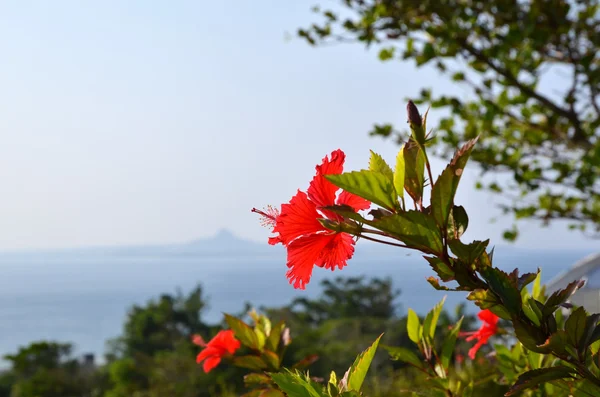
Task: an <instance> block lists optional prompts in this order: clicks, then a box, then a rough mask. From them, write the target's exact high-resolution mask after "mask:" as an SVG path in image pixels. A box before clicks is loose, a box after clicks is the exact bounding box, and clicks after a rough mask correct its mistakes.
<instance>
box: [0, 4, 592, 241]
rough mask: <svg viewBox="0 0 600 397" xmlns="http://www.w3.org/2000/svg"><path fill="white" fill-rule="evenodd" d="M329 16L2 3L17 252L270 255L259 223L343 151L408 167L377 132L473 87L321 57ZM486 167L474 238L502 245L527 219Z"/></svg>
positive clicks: (469, 190)
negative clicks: (306, 32) (230, 239)
mask: <svg viewBox="0 0 600 397" xmlns="http://www.w3.org/2000/svg"><path fill="white" fill-rule="evenodd" d="M315 1H316V0H294V1H281V0H256V1H252V2H249V1H244V0H235V1H227V2H221V1H210V2H209V1H184V0H181V1H177V2H165V1H149V0H137V1H136V0H131V1H126V2H124V1H120V0H105V1H102V2H100V1H97V2H81V1H75V0H73V1H68V0H63V1H60V2H46V1H18V2H16V1H14V2H1V3H0V53H1V54H2V62H1V63H0V90H1V91H0V92H1V94H0V137H1V138H2V139H1V141H0V165H1V166H0V221H1V224H2V227H0V250H13V249H30V248H31V249H45V248H62V247H79V246H97V245H128V244H144V243H148V244H151V243H171V242H183V241H188V240H193V239H197V238H202V237H208V236H211V235H213V234H214V233H216V231H217V230H219V229H222V228H227V229H229V230H231V231H233V232H234V233H235V234H237V235H238V236H240V237H243V238H247V239H252V240H256V241H264V240H265V239H266V237H267V236H268V235H269V231H268V230H266V229H263V228H262V227H261V226H260V225H259V222H258V219H257V217H256V216H255V214H252V213H251V212H250V209H251V208H252V207H262V206H264V205H267V204H273V205H278V204H280V203H283V202H286V201H288V200H289V199H290V198H291V197H292V196H293V195H294V194H295V193H296V191H297V189H305V188H306V187H307V186H308V183H309V181H310V179H311V177H312V175H313V173H314V167H315V165H316V164H317V163H318V162H320V160H321V159H322V158H323V157H324V156H325V155H326V154H328V153H330V152H331V151H332V150H335V149H338V148H341V149H342V150H344V151H345V152H346V154H347V162H346V167H347V169H360V168H365V167H366V166H367V162H368V157H369V149H372V150H374V151H376V152H378V153H380V154H382V155H383V156H384V157H385V158H386V159H388V160H389V161H390V162H392V161H393V160H394V158H395V154H396V152H397V150H398V147H397V146H396V145H395V144H393V143H392V142H391V141H386V140H383V139H379V138H372V137H369V136H368V131H369V130H370V128H371V127H372V125H373V124H374V123H385V122H393V123H396V124H398V125H405V124H403V123H405V122H406V114H405V110H404V109H405V98H407V97H408V98H410V97H414V96H416V95H417V93H418V92H419V91H420V89H422V88H427V87H431V88H433V89H434V90H435V91H436V92H442V91H448V90H454V92H457V91H456V90H459V91H458V92H461V91H462V90H461V89H460V88H457V87H456V86H453V85H451V84H450V83H449V82H448V81H446V80H445V79H444V78H443V77H441V76H439V75H438V73H437V72H436V71H434V70H433V69H431V68H421V69H417V68H416V67H415V66H414V65H413V64H412V63H407V62H400V61H398V62H389V63H385V64H382V63H381V62H379V61H378V59H377V54H376V53H375V52H374V51H367V50H365V49H364V48H363V47H361V46H360V45H337V46H328V47H323V48H312V47H310V46H308V45H307V44H306V43H305V42H303V41H302V40H300V39H297V38H295V37H294V32H295V31H296V29H297V28H298V27H306V26H308V25H309V24H310V23H312V22H314V21H316V20H317V17H316V16H315V15H314V14H313V13H312V12H311V11H310V9H311V7H312V6H313V5H314V4H315ZM323 2H325V0H323ZM326 4H332V2H331V1H327V2H326ZM465 94H466V91H465ZM422 110H424V109H422ZM436 117H439V116H436V114H435V112H431V114H430V118H429V120H430V121H429V123H428V126H435V120H436ZM433 166H434V167H433V168H434V173H438V174H439V172H441V170H442V166H443V163H442V162H441V161H434V163H433ZM470 167H471V168H470V169H468V170H467V171H466V172H465V174H464V177H463V180H462V182H461V187H460V189H459V193H458V196H457V200H456V201H457V203H458V204H462V205H464V206H465V207H466V209H467V211H468V212H469V215H470V226H469V231H468V232H467V235H466V236H465V238H467V239H468V238H488V237H490V238H492V241H494V242H496V243H497V244H502V243H503V242H502V239H501V233H502V231H503V230H504V229H505V228H507V227H510V225H511V224H512V219H510V218H508V219H507V218H501V219H499V220H498V221H497V222H495V223H490V219H491V218H493V217H495V216H497V215H498V211H497V210H495V209H494V208H495V207H494V203H497V202H499V199H498V198H497V197H495V196H493V195H491V194H488V193H483V192H478V191H475V190H474V188H473V185H474V180H475V175H476V171H477V168H476V166H475V165H474V164H471V165H470ZM520 226H521V232H522V234H521V238H520V239H519V240H518V242H517V243H516V244H517V245H518V246H524V247H535V248H552V249H568V248H589V249H592V248H594V247H598V246H599V245H600V244H599V242H598V241H593V240H587V239H586V238H584V237H583V236H581V235H580V234H578V233H576V232H569V231H567V230H566V228H565V227H564V225H558V224H557V225H555V226H552V227H550V228H540V227H539V226H538V225H537V224H535V223H522V224H520Z"/></svg>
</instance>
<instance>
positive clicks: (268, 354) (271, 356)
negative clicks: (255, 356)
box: [261, 350, 280, 369]
mask: <svg viewBox="0 0 600 397" xmlns="http://www.w3.org/2000/svg"><path fill="white" fill-rule="evenodd" d="M261 358H262V359H263V361H265V362H266V363H267V364H269V365H270V366H271V367H272V368H275V369H277V368H279V364H280V360H279V356H278V355H277V354H276V353H274V352H272V351H270V350H264V351H263V352H262V354H261Z"/></svg>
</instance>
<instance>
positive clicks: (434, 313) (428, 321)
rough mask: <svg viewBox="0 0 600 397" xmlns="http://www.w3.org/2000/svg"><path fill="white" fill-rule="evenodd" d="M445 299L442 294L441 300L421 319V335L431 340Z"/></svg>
mask: <svg viewBox="0 0 600 397" xmlns="http://www.w3.org/2000/svg"><path fill="white" fill-rule="evenodd" d="M445 301H446V297H445V296H444V297H443V298H442V300H441V301H440V302H439V303H438V304H437V305H435V306H434V307H433V309H432V310H430V311H429V313H427V316H426V317H425V320H424V321H423V335H424V336H425V338H429V340H433V337H434V336H435V329H436V327H437V322H438V319H439V318H440V313H441V312H442V308H443V307H444V302H445Z"/></svg>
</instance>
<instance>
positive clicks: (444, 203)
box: [431, 138, 478, 230]
mask: <svg viewBox="0 0 600 397" xmlns="http://www.w3.org/2000/svg"><path fill="white" fill-rule="evenodd" d="M477 139H478V138H474V139H472V140H470V141H468V142H467V143H466V144H465V145H463V147H461V148H460V149H459V150H458V151H457V152H456V153H455V154H454V157H453V158H452V161H450V164H448V166H447V167H446V169H445V170H444V171H443V172H442V174H441V175H440V176H439V177H438V179H437V180H436V182H435V184H434V185H433V188H432V190H431V212H432V214H433V217H434V218H435V221H436V222H437V224H438V226H439V227H440V228H441V229H442V230H446V229H447V227H448V217H449V216H450V211H451V209H452V208H453V207H454V196H455V195H456V190H457V189H458V183H459V182H460V178H461V176H462V174H463V172H464V168H465V166H466V164H467V161H468V160H469V156H470V155H471V151H472V150H473V146H474V145H475V143H476V142H477Z"/></svg>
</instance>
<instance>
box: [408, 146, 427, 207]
mask: <svg viewBox="0 0 600 397" xmlns="http://www.w3.org/2000/svg"><path fill="white" fill-rule="evenodd" d="M403 157H404V189H405V190H406V193H408V195H409V196H410V197H411V198H412V199H413V201H415V202H417V203H420V202H421V201H422V199H423V185H424V184H425V175H424V172H425V155H424V154H423V151H422V150H421V148H420V147H419V144H418V143H417V142H415V140H414V139H412V138H410V139H409V140H408V143H407V144H405V145H404V149H403Z"/></svg>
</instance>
